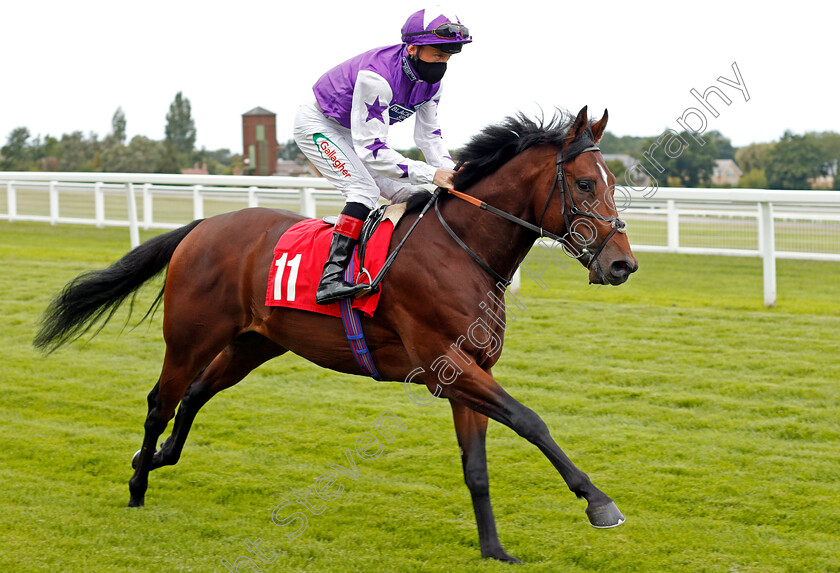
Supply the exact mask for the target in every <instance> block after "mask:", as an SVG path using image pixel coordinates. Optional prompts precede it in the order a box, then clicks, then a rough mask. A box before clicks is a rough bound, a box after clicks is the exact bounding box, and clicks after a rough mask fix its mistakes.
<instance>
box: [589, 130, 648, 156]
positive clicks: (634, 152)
mask: <svg viewBox="0 0 840 573" xmlns="http://www.w3.org/2000/svg"><path fill="white" fill-rule="evenodd" d="M644 142H645V138H644V137H636V136H632V135H623V136H621V137H618V136H616V135H613V134H612V133H610V132H609V131H608V132H606V133H605V134H604V135H603V137H601V141H600V142H599V143H598V147H600V148H601V152H602V153H605V154H619V153H626V154H627V155H630V156H632V157H635V158H636V159H641V158H642V151H645V150H647V147H646V146H644V147H643V145H644Z"/></svg>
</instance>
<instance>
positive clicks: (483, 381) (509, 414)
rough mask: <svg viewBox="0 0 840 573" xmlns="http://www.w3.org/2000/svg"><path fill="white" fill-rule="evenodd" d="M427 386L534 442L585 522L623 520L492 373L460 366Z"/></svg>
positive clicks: (617, 522) (603, 524) (600, 525)
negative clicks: (580, 504)
mask: <svg viewBox="0 0 840 573" xmlns="http://www.w3.org/2000/svg"><path fill="white" fill-rule="evenodd" d="M426 383H427V386H428V387H429V388H430V390H432V391H433V392H434V391H437V392H439V393H440V395H441V396H443V397H446V398H449V399H450V400H454V401H457V402H459V403H461V404H463V405H465V406H467V407H469V408H471V409H473V410H475V411H476V412H480V413H482V414H484V415H485V416H488V417H490V418H493V419H494V420H496V421H497V422H500V423H502V424H504V425H506V426H508V427H509V428H511V429H512V430H513V431H515V432H516V433H517V434H519V435H520V436H522V437H523V438H525V439H526V440H528V441H529V442H531V443H532V444H534V445H535V446H537V447H538V448H539V449H540V450H541V451H542V452H543V454H545V456H546V457H547V458H548V459H549V461H550V462H551V463H552V464H553V465H554V467H555V468H556V469H557V471H558V472H560V475H561V476H562V477H563V480H564V481H565V482H566V484H567V485H568V486H569V489H570V490H571V491H572V493H574V494H575V495H577V496H578V497H582V498H584V499H585V500H586V501H587V503H588V505H587V508H586V515H587V516H588V517H589V522H590V523H591V524H592V525H593V526H594V527H598V528H608V527H616V526H618V525H621V524H622V523H624V515H622V513H621V512H620V511H619V510H618V507H616V505H615V503H614V502H613V500H612V499H610V497H609V496H607V494H605V493H604V492H602V491H601V490H600V489H598V488H597V487H595V485H594V484H593V483H592V481H591V480H590V479H589V476H587V475H586V474H585V473H583V472H582V471H580V470H579V469H578V468H577V467H576V466H575V464H573V463H572V461H571V460H570V459H569V457H568V456H567V455H566V454H565V453H563V450H561V449H560V446H558V445H557V443H556V442H555V441H554V439H553V438H552V437H551V434H550V433H549V431H548V426H546V424H545V422H543V421H542V419H541V418H540V417H539V416H538V415H537V414H536V412H534V411H533V410H531V409H530V408H527V407H525V406H523V405H522V404H520V403H519V402H518V401H517V400H516V399H515V398H513V397H512V396H511V395H510V394H508V393H507V392H505V390H504V389H503V388H502V387H501V386H499V384H498V382H496V381H495V380H494V379H493V377H492V376H491V375H490V374H488V373H487V372H485V371H484V370H482V369H481V368H479V367H477V366H476V365H475V364H473V365H471V366H470V367H468V368H466V369H464V371H463V372H462V373H461V374H460V375H459V376H458V378H457V380H455V381H454V382H453V383H452V384H451V385H447V386H441V388H442V390H437V388H438V384H437V381H427V382H426Z"/></svg>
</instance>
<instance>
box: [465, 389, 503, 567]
mask: <svg viewBox="0 0 840 573" xmlns="http://www.w3.org/2000/svg"><path fill="white" fill-rule="evenodd" d="M449 403H450V405H451V406H452V417H453V418H454V420H455V433H456V434H457V436H458V446H459V447H460V448H461V464H462V465H463V467H464V481H465V482H466V483H467V488H468V489H469V490H470V497H472V503H473V509H474V510H475V520H476V523H477V524H478V542H479V544H480V546H481V556H482V557H492V558H493V559H498V560H500V561H508V562H511V563H519V559H517V558H516V557H511V556H510V555H508V554H507V552H506V551H505V549H504V547H502V544H501V543H500V542H499V536H498V534H497V533H496V519H495V518H494V517H493V507H492V506H491V505H490V481H489V479H488V477H487V452H486V450H485V447H484V439H485V435H486V434H487V416H485V415H484V414H479V413H478V412H476V411H475V410H471V409H470V408H467V407H466V406H464V405H463V404H459V403H458V402H454V401H451V400H450V402H449Z"/></svg>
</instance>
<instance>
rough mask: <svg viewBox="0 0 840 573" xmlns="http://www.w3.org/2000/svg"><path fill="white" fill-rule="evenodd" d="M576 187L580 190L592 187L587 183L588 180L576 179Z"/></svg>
mask: <svg viewBox="0 0 840 573" xmlns="http://www.w3.org/2000/svg"><path fill="white" fill-rule="evenodd" d="M577 186H578V189H580V190H581V191H591V190H592V187H591V186H590V184H589V181H578V184H577Z"/></svg>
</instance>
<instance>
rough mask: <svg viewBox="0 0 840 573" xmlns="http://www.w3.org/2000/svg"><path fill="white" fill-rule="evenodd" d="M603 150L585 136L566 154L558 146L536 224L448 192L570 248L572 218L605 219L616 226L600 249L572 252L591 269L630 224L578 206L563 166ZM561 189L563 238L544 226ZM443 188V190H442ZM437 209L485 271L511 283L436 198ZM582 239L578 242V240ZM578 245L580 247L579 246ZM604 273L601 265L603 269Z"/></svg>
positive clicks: (480, 201) (450, 190) (456, 237)
mask: <svg viewBox="0 0 840 573" xmlns="http://www.w3.org/2000/svg"><path fill="white" fill-rule="evenodd" d="M600 150H601V149H600V148H599V147H598V146H597V145H595V143H594V142H593V141H592V140H591V139H589V138H585V137H583V138H581V139H580V140H578V141H575V142H573V143H572V144H571V145H569V147H568V148H567V149H566V153H565V154H564V153H563V150H562V149H561V148H558V149H557V163H556V165H557V172H556V174H555V175H554V182H553V183H552V184H551V191H549V193H548V197H547V198H546V200H545V205H544V206H543V209H542V213H540V217H539V219H538V220H537V224H536V225H534V224H533V223H529V222H528V221H525V220H524V219H520V218H519V217H516V216H515V215H511V214H510V213H508V212H506V211H502V210H501V209H497V208H496V207H493V206H492V205H488V204H487V203H485V202H484V201H482V200H480V199H477V198H475V197H473V196H472V195H467V194H466V193H461V192H460V191H456V190H454V189H448V190H447V191H448V192H449V193H450V194H452V195H454V196H455V197H458V198H459V199H462V200H464V201H466V202H467V203H471V204H473V205H475V206H476V207H479V208H481V209H484V210H485V211H490V212H491V213H493V214H494V215H498V216H499V217H502V218H504V219H507V220H508V221H511V222H513V223H516V224H517V225H519V226H521V227H525V228H526V229H528V230H530V231H533V232H535V233H538V234H539V236H540V237H548V238H549V239H552V240H554V241H557V242H560V243H562V244H563V245H565V246H566V247H567V248H570V247H572V246H573V245H572V243H571V241H572V240H573V237H572V221H573V220H574V218H575V217H578V216H582V217H589V218H591V219H597V220H599V221H604V222H605V223H609V224H610V226H611V227H612V229H611V230H610V233H609V234H608V235H607V238H606V239H604V240H603V241H602V242H601V244H600V245H599V246H598V249H597V250H596V251H595V252H594V253H591V252H590V251H589V250H588V249H587V248H586V246H584V247H583V248H582V249H580V252H579V254H577V255H575V254H574V253H571V256H573V257H574V258H580V257H582V256H583V255H588V256H589V260H588V261H586V268H587V269H591V267H592V266H593V264H594V265H597V260H598V255H600V254H601V251H603V250H604V247H605V246H606V245H607V243H608V242H609V241H610V239H612V237H613V235H615V234H616V233H626V232H627V225H626V224H625V222H624V221H622V220H621V219H619V218H618V217H604V216H603V215H599V214H598V213H593V212H591V211H584V210H583V209H581V208H580V207H578V206H577V204H576V203H575V199H574V197H573V196H572V193H571V190H570V189H569V183H568V181H567V180H566V171H565V169H564V167H563V164H564V163H566V162H568V161H571V160H573V159H574V158H575V157H577V156H578V155H580V154H581V153H586V152H587V151H600ZM558 188H559V189H560V196H561V207H560V208H561V213H562V214H563V221H564V222H565V223H566V234H565V235H563V236H562V237H561V236H559V235H555V234H554V233H552V232H550V231H547V230H545V229H544V228H543V226H542V221H543V218H544V217H545V213H546V211H547V210H548V204H549V203H550V202H551V198H552V197H553V196H554V192H555V190H557V189H558ZM438 191H440V189H438ZM437 197H439V193H435V198H437ZM566 197H568V198H569V208H568V209H567V208H566ZM434 203H435V211H436V212H437V216H438V219H439V220H440V222H441V224H442V225H443V227H444V228H445V229H446V230H447V232H449V234H450V235H451V236H452V238H453V239H454V240H455V242H457V243H458V245H460V246H461V248H462V249H464V250H465V251H467V253H468V254H469V255H470V256H471V257H472V258H473V259H474V260H475V261H476V262H477V263H478V264H479V266H481V267H482V268H483V269H484V270H485V271H487V272H488V273H489V274H490V275H492V276H493V277H494V278H495V279H496V280H497V281H500V282H502V283H504V284H505V286H507V285H509V284H510V280H508V279H506V278H505V277H503V276H501V275H500V274H499V273H497V272H496V271H494V270H493V269H492V268H491V267H490V265H488V264H487V263H486V262H485V261H484V260H483V259H482V258H481V257H480V256H478V255H477V254H476V253H475V252H474V251H473V250H472V249H470V248H469V247H468V246H467V244H466V243H464V241H463V240H461V238H460V237H459V236H458V235H456V234H455V232H454V231H453V230H452V228H451V227H450V226H449V225H448V224H447V223H446V221H445V220H444V219H443V215H441V213H440V209H439V208H438V204H439V201H437V200H435V201H434ZM576 242H578V241H576ZM575 248H576V247H575ZM599 272H600V268H599Z"/></svg>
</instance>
